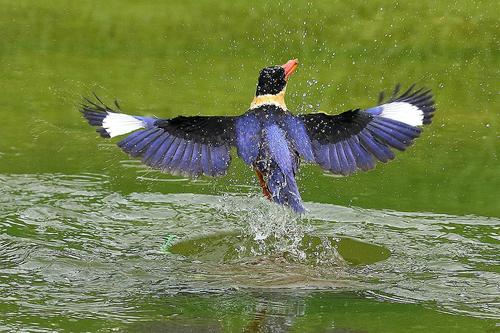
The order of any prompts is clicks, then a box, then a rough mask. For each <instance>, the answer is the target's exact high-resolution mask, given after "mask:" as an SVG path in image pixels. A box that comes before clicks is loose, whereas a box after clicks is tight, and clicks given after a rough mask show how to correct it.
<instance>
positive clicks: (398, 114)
mask: <svg viewBox="0 0 500 333" xmlns="http://www.w3.org/2000/svg"><path fill="white" fill-rule="evenodd" d="M380 107H381V108H382V113H381V114H380V116H381V117H385V118H389V119H393V120H397V121H400V122H402V123H405V124H408V125H410V126H421V125H422V124H423V120H424V112H423V111H422V110H420V109H419V108H418V107H416V106H415V105H412V104H410V103H405V102H393V103H387V104H383V105H381V106H380Z"/></svg>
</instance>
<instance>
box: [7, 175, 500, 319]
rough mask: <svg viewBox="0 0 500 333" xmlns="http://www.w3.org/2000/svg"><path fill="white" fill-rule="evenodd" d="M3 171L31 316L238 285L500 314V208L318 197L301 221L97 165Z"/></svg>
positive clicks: (236, 198) (15, 284) (10, 257)
mask: <svg viewBox="0 0 500 333" xmlns="http://www.w3.org/2000/svg"><path fill="white" fill-rule="evenodd" d="M0 178H1V181H2V185H4V186H2V187H1V188H0V198H1V199H0V212H1V217H0V219H1V220H0V227H1V229H0V230H2V234H1V236H0V260H1V262H2V264H3V265H2V266H1V267H0V283H1V285H2V286H6V288H0V297H5V299H8V300H9V301H8V302H9V304H11V305H12V306H14V307H22V308H23V309H24V311H26V313H36V312H37V311H45V312H46V313H49V312H51V313H54V314H57V313H59V314H61V315H63V314H67V313H68V312H71V313H73V314H74V315H78V316H80V315H81V313H84V312H85V311H88V310H89V309H90V308H92V309H95V310H92V316H94V317H99V318H105V317H106V316H111V317H116V316H122V317H123V318H126V317H127V314H130V311H131V310H130V309H128V308H127V306H125V305H124V304H125V303H127V302H126V301H124V300H123V297H127V295H132V296H134V297H136V296H137V295H157V294H163V295H164V294H165V293H178V292H180V291H189V292H191V293H203V292H207V291H224V290H228V289H231V288H236V289H245V290H262V289H269V290H275V289H289V290H293V291H297V290H304V291H310V290H335V291H343V292H356V293H362V294H364V295H366V296H367V297H373V298H374V299H379V300H383V301H390V302H398V303H399V302H402V303H423V304H428V303H432V304H436V306H438V307H439V308H440V309H441V310H442V311H445V312H451V313H458V314H466V315H469V316H476V317H481V318H493V319H497V320H498V319H500V305H499V303H500V302H499V299H500V290H499V285H500V274H499V273H498V267H499V264H500V263H499V259H498V253H499V250H500V249H499V246H500V245H499V242H498V239H497V238H498V237H497V235H498V231H499V228H500V220H498V219H495V218H487V217H481V216H452V215H446V214H433V213H407V212H396V211H384V210H370V209H362V208H357V207H341V206H335V205H328V204H319V203H307V204H306V206H307V208H308V210H309V212H308V213H307V214H306V215H305V216H304V217H303V218H297V217H296V216H293V215H292V214H290V213H289V212H287V211H286V210H283V209H282V208H280V207H278V206H276V205H273V204H270V203H269V202H267V201H266V200H264V199H262V198H260V197H255V196H252V195H235V194H225V195H223V196H211V195H201V194H190V193H184V194H172V193H171V194H163V193H130V194H122V193H118V192H109V190H108V189H107V188H106V186H105V184H106V182H107V181H108V180H107V178H106V177H104V176H101V175H93V174H85V175H58V174H56V175H0ZM169 239H170V240H173V241H172V242H171V244H170V245H168V244H167V245H168V246H166V247H165V242H166V240H169ZM165 249H168V251H165ZM13 288H14V289H15V292H7V290H14V289H13ZM124 290H125V291H126V293H125V296H124ZM110 299H113V300H115V301H113V302H108V301H107V300H110ZM30 300H40V302H45V303H44V304H45V305H44V306H45V307H46V308H45V309H44V310H42V307H41V305H40V304H38V303H37V302H33V301H30ZM120 300H121V301H120ZM120 302H123V304H122V303H120ZM47 304H48V305H47Z"/></svg>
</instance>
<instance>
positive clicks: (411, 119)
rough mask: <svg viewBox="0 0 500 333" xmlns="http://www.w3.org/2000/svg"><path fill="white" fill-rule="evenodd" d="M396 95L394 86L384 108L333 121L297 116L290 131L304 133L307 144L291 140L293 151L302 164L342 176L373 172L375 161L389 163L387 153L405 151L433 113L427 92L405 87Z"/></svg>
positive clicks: (353, 112) (355, 112) (321, 115)
mask: <svg viewBox="0 0 500 333" xmlns="http://www.w3.org/2000/svg"><path fill="white" fill-rule="evenodd" d="M398 93H399V86H397V87H396V89H395V90H394V93H393V94H392V96H391V97H390V98H389V99H388V100H387V101H386V102H385V103H383V104H380V105H378V106H376V107H373V108H370V109H366V110H359V109H358V110H350V111H347V112H344V113H341V114H339V115H334V116H332V115H327V114H324V113H314V114H305V115H299V116H298V117H297V118H296V120H295V122H296V124H294V126H293V128H294V132H295V133H301V131H304V130H305V132H306V133H307V136H308V138H309V140H303V139H302V140H300V141H299V140H297V144H296V145H297V146H298V149H297V151H298V152H299V153H300V154H301V155H302V156H303V157H304V158H305V159H306V160H309V161H314V162H316V163H318V164H319V165H320V166H321V167H322V168H323V169H325V170H328V171H331V172H333V173H336V174H342V175H349V174H351V173H353V172H355V171H356V170H357V169H361V170H369V169H373V168H374V167H375V162H376V161H377V160H378V161H381V162H387V161H389V160H392V159H393V158H394V157H395V155H394V152H393V151H392V150H391V148H395V149H397V150H401V151H403V150H405V149H406V148H408V147H409V146H410V145H411V144H412V143H413V140H414V139H415V138H417V137H418V136H419V135H420V133H421V129H420V127H418V126H421V125H424V124H425V125H426V124H430V123H431V119H432V116H433V113H434V111H435V107H434V101H433V97H432V94H431V91H430V90H424V89H418V90H414V86H411V87H410V88H409V89H408V90H407V91H405V92H404V93H402V94H400V95H398ZM382 99H383V95H381V100H382ZM381 100H380V101H379V103H380V102H381ZM300 126H303V130H301V129H300Z"/></svg>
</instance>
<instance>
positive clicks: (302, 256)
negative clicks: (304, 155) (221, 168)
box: [0, 0, 500, 333]
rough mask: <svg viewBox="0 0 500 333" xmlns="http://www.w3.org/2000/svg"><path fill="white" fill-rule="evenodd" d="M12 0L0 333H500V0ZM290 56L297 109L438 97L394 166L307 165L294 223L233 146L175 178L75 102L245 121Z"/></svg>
mask: <svg viewBox="0 0 500 333" xmlns="http://www.w3.org/2000/svg"><path fill="white" fill-rule="evenodd" d="M0 5H1V8H2V11H1V12H0V31H2V38H0V74H1V75H0V86H1V89H0V120H1V121H0V124H1V130H0V331H29V332H53V331H70V332H78V331H81V332H89V331H91V332H94V331H101V332H108V331H126V332H144V331H150V332H221V331H222V332H336V333H340V332H405V331H407V332H418V331H421V332H449V331H452V332H496V331H498V328H499V325H500V324H499V323H500V263H499V256H498V253H499V250H500V236H499V235H500V220H499V218H500V201H499V200H498V198H499V190H498V189H499V188H500V169H499V167H498V166H499V160H498V156H499V152H500V144H499V138H500V136H499V133H500V132H499V130H498V128H499V124H500V123H499V119H500V118H499V117H498V115H499V114H498V105H499V103H498V91H497V90H498V89H497V85H498V83H497V82H498V68H500V67H499V65H500V64H499V59H500V57H499V55H498V47H497V44H498V42H497V39H498V37H497V35H498V33H497V31H498V26H497V25H498V24H497V21H498V19H497V17H496V15H495V14H496V13H498V11H499V10H498V8H497V7H498V4H497V3H496V2H493V1H491V2H487V3H479V2H462V3H456V4H455V3H453V4H451V3H448V2H439V3H436V2H432V3H431V2H429V1H419V2H418V3H405V4H403V3H395V4H384V3H354V4H349V5H347V4H344V3H333V2H331V1H315V2H303V1H287V2H286V3H285V2H279V1H278V2H263V3H258V2H257V3H255V4H253V5H252V7H249V6H248V2H246V1H242V0H235V1H232V2H230V3H229V2H224V1H222V2H216V3H215V2H213V1H208V0H200V1H196V2H186V1H168V2H165V1H158V2H154V1H150V2H140V3H139V2H123V1H118V0H109V1H106V3H103V2H96V1H87V2H67V1H62V0H52V1H39V2H33V1H10V0H5V1H1V0H0ZM292 58H299V60H300V62H301V65H300V67H299V69H298V70H297V72H296V73H295V74H294V76H293V77H292V79H291V81H290V85H289V86H288V88H287V105H288V107H289V109H290V110H291V111H293V112H295V113H298V112H313V111H317V110H320V111H325V112H328V113H339V112H342V111H345V110H348V109H351V108H357V107H362V108H364V107H369V106H372V105H373V104H374V103H375V102H376V100H377V96H378V93H379V91H380V90H381V89H386V90H390V89H391V88H392V87H393V86H394V85H395V84H396V83H398V82H400V83H401V84H402V85H403V86H407V85H409V84H411V83H413V82H417V83H418V84H420V85H425V86H427V87H429V88H432V89H433V91H434V93H435V95H436V103H437V113H436V117H435V118H434V121H433V124H432V125H431V126H429V127H428V128H426V129H425V130H424V132H423V134H422V137H421V138H419V139H418V140H417V142H416V143H415V145H414V146H412V147H411V148H410V149H408V151H406V152H402V153H398V154H397V157H396V159H395V160H394V161H392V162H391V163H388V164H380V165H378V166H377V168H376V169H375V170H373V171H371V172H366V173H359V174H356V175H353V176H351V177H332V176H331V175H328V174H326V173H324V172H322V171H321V170H320V169H319V168H318V167H316V166H311V165H303V166H302V168H301V170H300V173H299V177H298V184H299V188H300V190H301V194H302V197H303V198H304V200H305V202H306V208H307V209H308V213H307V214H306V215H305V216H303V217H297V216H294V215H293V214H291V213H290V212H288V211H286V210H283V209H282V208H280V207H277V206H275V205H273V204H271V203H269V202H267V201H266V200H265V199H264V198H262V195H261V194H260V189H259V187H258V184H257V181H256V179H255V176H254V173H253V171H252V170H250V169H249V168H248V167H247V166H245V165H243V163H242V162H241V161H239V160H238V159H237V158H236V155H235V154H233V156H234V157H235V158H233V161H232V164H231V167H230V169H229V174H228V175H227V176H226V177H223V178H220V179H209V178H200V179H198V180H196V181H191V180H188V179H185V178H181V177H173V176H168V175H163V174H160V173H159V172H156V171H152V170H149V169H147V168H144V167H142V166H141V165H140V163H139V162H138V161H134V160H131V159H130V158H129V157H127V156H126V155H124V154H122V153H121V152H120V151H119V150H118V149H117V147H116V146H115V143H116V140H108V141H106V140H102V139H101V138H98V137H97V136H96V134H95V133H94V132H93V130H92V129H91V128H89V127H88V125H87V124H86V123H85V122H84V121H83V119H82V118H81V116H80V114H79V113H78V112H77V111H76V109H77V105H78V103H79V101H81V96H82V95H87V96H91V95H92V92H93V91H95V92H96V93H97V94H98V95H99V96H101V97H102V98H103V99H104V100H105V101H106V102H110V101H112V100H113V99H114V98H118V100H119V101H120V104H121V106H122V108H123V110H124V111H125V112H129V113H132V114H140V115H156V116H159V117H173V116H176V115H179V114H182V115H186V116H188V115H198V114H212V115H238V114H241V113H243V112H244V111H245V110H246V108H247V107H248V105H249V103H250V101H251V99H252V97H253V96H252V95H253V93H254V88H255V80H256V77H257V73H258V70H259V69H260V68H262V67H264V66H267V65H271V64H281V63H284V62H285V61H287V60H288V59H292ZM233 153H234V152H233Z"/></svg>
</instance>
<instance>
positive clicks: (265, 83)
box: [250, 59, 299, 110]
mask: <svg viewBox="0 0 500 333" xmlns="http://www.w3.org/2000/svg"><path fill="white" fill-rule="evenodd" d="M298 65H299V61H298V60H297V59H292V60H289V61H288V62H287V63H286V64H284V65H281V66H271V67H266V68H264V69H262V70H261V71H260V74H259V80H258V82H257V90H256V92H255V98H254V100H253V101H252V104H251V105H250V108H252V109H253V108H256V107H259V106H261V105H264V104H274V105H278V106H280V107H282V108H283V109H285V110H286V105H285V91H286V84H287V82H288V79H289V78H290V76H291V75H292V73H293V72H294V71H295V70H296V69H297V66H298Z"/></svg>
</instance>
